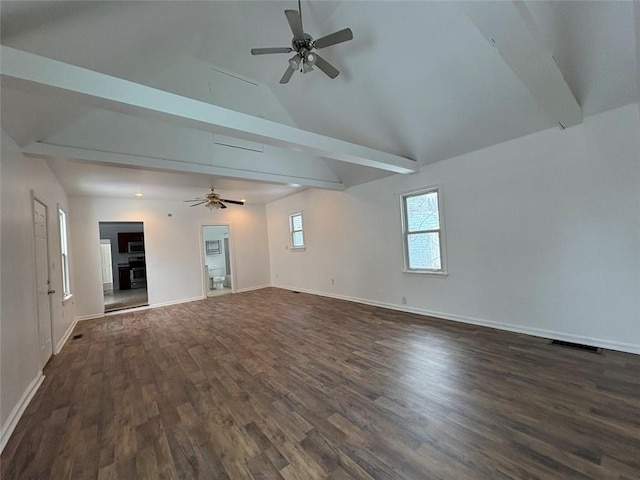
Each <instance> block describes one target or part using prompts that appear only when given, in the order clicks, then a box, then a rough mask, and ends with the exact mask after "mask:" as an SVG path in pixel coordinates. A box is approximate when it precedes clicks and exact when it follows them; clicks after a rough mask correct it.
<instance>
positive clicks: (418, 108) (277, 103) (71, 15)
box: [0, 0, 640, 202]
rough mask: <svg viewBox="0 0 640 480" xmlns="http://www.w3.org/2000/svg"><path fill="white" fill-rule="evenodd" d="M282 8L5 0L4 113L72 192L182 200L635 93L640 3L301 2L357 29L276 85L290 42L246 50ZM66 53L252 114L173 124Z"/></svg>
mask: <svg viewBox="0 0 640 480" xmlns="http://www.w3.org/2000/svg"><path fill="white" fill-rule="evenodd" d="M285 9H297V3H296V2H293V1H286V2H283V1H210V2H190V1H172V2H160V1H157V2H151V1H141V2H137V1H128V2H111V1H100V2H75V1H74V2H59V1H44V2H23V1H3V2H2V4H1V10H0V14H1V41H2V45H3V48H5V47H11V49H14V50H11V52H12V53H17V54H18V56H17V57H16V58H17V60H16V62H17V63H15V65H13V64H12V65H10V64H9V60H8V58H9V55H8V54H7V52H8V51H3V57H2V59H0V65H1V66H2V112H1V113H2V117H1V121H2V128H3V129H4V130H5V131H7V133H9V135H11V136H12V137H13V138H14V139H15V140H16V141H17V142H18V144H19V145H20V147H23V148H24V151H25V152H26V153H28V154H31V155H37V156H40V157H43V158H47V159H48V161H49V162H50V165H51V166H52V168H53V170H54V172H55V173H56V175H57V176H58V178H59V179H60V180H61V182H62V183H63V185H64V186H65V188H66V189H67V190H68V191H69V193H70V194H77V195H99V196H120V197H122V196H125V197H126V196H129V195H131V194H132V192H133V191H135V190H145V193H147V197H148V198H174V197H175V198H176V199H177V198H180V196H187V197H188V196H190V195H192V194H193V192H195V191H196V190H197V189H202V188H206V187H207V186H208V185H210V184H215V185H216V186H218V187H220V188H221V189H222V192H223V193H225V192H224V190H225V188H227V189H228V190H229V191H232V192H234V194H237V195H239V196H244V197H246V198H248V199H249V201H256V202H264V201H270V200H273V199H275V198H278V197H281V196H284V195H287V194H289V193H291V192H294V191H297V190H298V189H300V188H305V187H308V186H317V187H320V188H336V189H340V188H345V187H349V186H351V185H355V184H359V183H363V182H367V181H371V180H373V179H377V178H381V177H383V176H386V175H391V174H394V173H396V172H398V171H402V172H410V171H415V170H416V169H417V168H419V166H420V165H425V164H428V163H432V162H435V161H439V160H443V159H446V158H450V157H453V156H456V155H460V154H462V153H466V152H469V151H472V150H477V149H480V148H484V147H487V146H490V145H493V144H496V143H500V142H503V141H506V140H510V139H513V138H517V137H520V136H523V135H527V134H530V133H533V132H536V131H539V130H542V129H546V128H550V127H554V126H557V125H558V124H562V125H564V126H566V127H570V126H571V125H573V124H576V123H579V122H580V121H581V118H582V116H583V115H584V116H588V115H592V114H595V113H598V112H601V111H604V110H608V109H612V108H616V107H619V106H622V105H626V104H629V103H632V102H637V101H638V78H637V75H638V74H637V71H638V56H637V51H636V32H635V27H634V23H635V21H636V20H637V19H636V18H635V17H634V15H635V16H637V15H639V14H640V13H638V10H640V9H638V8H636V9H635V12H634V5H633V2H631V1H620V2H576V1H566V2H564V1H554V2H546V1H531V2H521V1H508V2H468V3H467V2H428V1H422V2H420V1H418V2H416V1H407V2H405V1H358V2H353V1H351V2H330V1H323V0H321V1H314V2H302V12H303V21H304V27H305V31H307V32H308V33H310V34H312V35H313V36H314V37H316V38H317V37H320V36H322V35H325V34H327V33H330V32H333V31H335V30H339V29H341V28H344V27H350V28H351V29H352V30H353V34H354V39H353V40H352V41H350V42H348V43H344V44H340V45H335V46H332V47H329V48H327V49H323V50H322V52H321V53H322V56H323V57H324V58H326V59H327V60H328V61H330V62H331V63H332V64H333V65H335V66H336V67H337V68H338V69H339V70H340V75H339V76H338V77H337V78H336V79H335V80H331V79H329V78H328V77H326V76H325V75H324V74H323V73H322V72H320V71H319V70H317V69H316V70H315V71H313V72H311V73H309V74H305V75H302V74H299V73H296V74H294V76H293V78H292V79H291V81H290V83H289V84H288V85H280V84H279V83H278V81H279V79H280V77H281V76H282V74H283V72H284V70H285V68H286V67H287V59H288V56H287V55H264V56H251V55H250V53H249V52H250V49H251V48H252V47H268V46H288V45H289V44H290V41H291V32H290V30H289V27H288V25H287V22H286V20H285V16H284V13H283V12H284V10H285ZM27 52H28V53H31V54H35V55H37V57H36V58H35V59H31V58H28V59H27V58H26V57H25V59H26V60H29V61H31V60H33V61H35V62H36V63H35V65H36V67H34V68H39V69H41V70H42V69H43V68H44V67H42V68H41V66H44V65H45V64H46V63H45V62H44V60H46V59H54V60H56V61H58V62H60V63H55V64H53V66H51V68H53V69H54V70H55V71H56V72H60V74H61V75H62V74H64V75H66V77H65V81H66V82H67V84H66V85H67V86H65V87H64V88H61V87H60V86H59V85H57V86H55V88H53V86H52V84H51V83H50V82H49V80H37V81H36V80H34V78H18V77H21V76H22V75H21V74H19V75H13V74H12V73H11V71H10V70H11V68H15V69H17V70H20V69H22V70H24V69H25V67H24V65H26V63H20V61H22V57H20V54H23V53H27ZM26 60H25V61H26ZM11 61H12V62H13V60H11ZM16 65H17V66H16ZM72 66H79V67H83V68H85V69H88V70H90V71H92V72H96V75H99V74H103V75H108V76H111V77H117V78H116V80H117V79H124V80H129V81H131V82H135V83H136V84H140V85H143V86H147V87H153V88H156V89H160V90H163V91H166V92H172V93H175V94H177V95H179V96H180V97H184V100H183V101H182V103H183V104H184V105H187V100H188V99H191V100H196V101H198V102H203V103H205V104H207V105H216V106H220V107H224V108H226V109H230V110H233V111H236V112H241V113H244V114H248V115H251V116H252V117H257V119H256V120H255V121H252V120H250V119H249V120H247V119H246V118H245V117H241V118H240V120H239V121H241V123H242V122H244V123H242V125H243V126H242V127H241V128H238V127H236V126H234V125H238V123H235V124H233V125H232V126H231V127H230V125H231V123H230V122H231V121H230V120H228V119H227V117H226V116H225V114H224V111H219V110H216V111H213V110H212V111H211V112H208V113H211V115H212V117H207V118H213V120H206V121H202V120H201V119H199V120H198V122H195V119H194V118H193V117H190V118H187V120H189V121H188V122H185V121H184V118H181V119H180V121H178V119H177V115H176V113H175V111H172V112H169V111H168V109H169V106H168V103H166V102H165V100H167V99H164V98H163V99H161V100H158V101H157V102H156V103H155V104H153V105H151V106H150V107H149V106H144V107H140V106H139V105H133V103H135V102H131V101H130V100H128V99H126V98H124V96H123V95H124V94H122V92H121V91H119V92H116V94H114V95H116V97H117V98H115V100H114V98H111V97H109V99H108V101H107V97H108V96H109V95H111V93H110V92H108V89H109V88H111V87H112V88H113V89H115V90H119V89H122V88H124V86H126V85H125V84H122V83H117V82H115V83H112V84H109V85H111V87H109V86H105V88H104V89H103V90H102V91H95V92H93V93H92V94H91V96H90V98H88V97H87V95H86V93H82V94H80V92H79V87H75V86H74V87H73V88H71V87H69V86H68V85H71V83H73V82H72V80H73V76H74V75H75V73H74V72H76V71H75V70H73V69H72V68H70V67H72ZM67 67H69V68H67ZM47 68H48V67H47ZM80 76H81V75H80ZM80 76H79V77H80ZM79 77H78V78H79ZM91 78H92V79H93V80H90V81H88V83H90V84H92V85H90V86H93V85H95V84H98V83H100V82H102V80H103V77H100V76H98V77H91ZM104 78H106V80H108V78H107V77H104ZM106 80H105V81H106ZM76 83H77V82H76ZM74 85H75V83H74ZM105 85H107V84H105ZM74 88H78V90H74ZM140 92H141V94H140V95H142V96H147V94H149V96H153V95H151V93H152V92H151V90H140ZM118 95H120V96H119V97H118ZM167 98H168V97H167ZM176 98H178V101H180V100H179V97H176ZM163 102H164V103H163ZM194 106H197V105H196V104H194ZM221 112H222V113H221ZM208 113H207V114H208ZM216 115H218V116H217V117H216ZM220 115H222V117H220ZM214 117H215V118H214ZM267 121H272V122H276V123H277V124H278V125H276V126H275V127H274V126H273V125H272V122H267ZM261 122H262V123H261ZM291 127H293V128H291ZM267 130H268V131H269V132H274V133H273V134H269V135H267V136H266V137H265V134H264V132H266V131H267ZM306 132H313V133H315V134H319V135H320V137H308V136H305V135H306ZM318 142H319V143H318ZM345 142H348V143H345ZM352 144H355V145H352ZM360 146H361V147H366V148H360ZM403 157H404V158H403ZM406 159H409V160H410V161H415V162H416V167H415V168H413V167H411V166H409V167H407V165H411V164H412V162H409V163H407V160H406ZM405 167H406V168H405ZM134 171H135V173H132V172H134ZM167 172H173V173H171V174H170V173H167ZM176 172H179V173H180V174H179V175H176ZM167 184H175V189H173V190H172V189H171V188H168V187H167ZM252 195H253V196H252Z"/></svg>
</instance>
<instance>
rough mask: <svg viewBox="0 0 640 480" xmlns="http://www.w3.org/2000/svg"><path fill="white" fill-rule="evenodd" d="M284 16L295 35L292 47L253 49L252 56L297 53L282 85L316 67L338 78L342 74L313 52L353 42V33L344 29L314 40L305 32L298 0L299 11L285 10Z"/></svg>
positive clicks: (290, 62)
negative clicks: (298, 73) (298, 72)
mask: <svg viewBox="0 0 640 480" xmlns="http://www.w3.org/2000/svg"><path fill="white" fill-rule="evenodd" d="M284 15H285V17H286V18H287V22H288V23H289V28H291V33H293V39H292V40H291V47H269V48H252V49H251V55H268V54H273V53H291V52H296V54H295V55H294V56H293V57H291V58H290V59H289V67H287V69H286V70H285V72H284V75H282V78H281V79H280V83H282V84H285V83H288V82H289V80H290V79H291V76H292V75H293V73H294V72H295V71H296V70H299V71H300V72H301V73H308V72H311V71H313V66H314V65H315V66H317V67H318V68H319V69H320V70H321V71H322V72H324V74H325V75H327V76H328V77H329V78H331V79H333V78H336V77H337V76H338V75H339V74H340V72H339V71H338V69H337V68H335V67H334V66H333V65H331V64H330V63H329V62H327V61H326V60H325V59H324V58H322V57H321V56H320V55H318V54H317V53H315V52H313V51H312V50H313V49H314V48H315V49H321V48H326V47H330V46H332V45H336V44H338V43H342V42H347V41H349V40H352V39H353V32H352V31H351V29H350V28H344V29H342V30H339V31H337V32H334V33H331V34H329V35H326V36H324V37H321V38H319V39H317V40H314V39H313V37H312V36H311V35H309V34H308V33H305V32H304V30H303V27H302V7H301V5H300V0H298V10H285V11H284Z"/></svg>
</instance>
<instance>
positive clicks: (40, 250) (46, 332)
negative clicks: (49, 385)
mask: <svg viewBox="0 0 640 480" xmlns="http://www.w3.org/2000/svg"><path fill="white" fill-rule="evenodd" d="M33 222H34V225H33V233H34V237H35V238H34V240H35V242H34V245H35V256H36V287H37V292H38V341H39V347H40V351H39V354H38V357H39V360H40V367H41V368H42V367H44V366H45V365H46V363H47V362H48V361H49V358H51V355H52V354H53V347H52V342H51V302H50V300H49V295H50V294H53V293H54V292H53V290H51V289H50V288H49V286H50V282H49V254H48V249H47V207H46V205H43V204H42V203H41V202H39V201H38V200H37V199H35V198H34V200H33Z"/></svg>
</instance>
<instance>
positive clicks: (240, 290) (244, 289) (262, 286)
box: [236, 284, 271, 293]
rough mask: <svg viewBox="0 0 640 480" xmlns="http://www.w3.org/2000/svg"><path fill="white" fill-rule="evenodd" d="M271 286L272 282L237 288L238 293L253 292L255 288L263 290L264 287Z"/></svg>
mask: <svg viewBox="0 0 640 480" xmlns="http://www.w3.org/2000/svg"><path fill="white" fill-rule="evenodd" d="M270 286H271V284H265V285H258V286H256V287H247V288H239V289H238V290H236V293H244V292H251V291H253V290H262V289H263V288H269V287H270Z"/></svg>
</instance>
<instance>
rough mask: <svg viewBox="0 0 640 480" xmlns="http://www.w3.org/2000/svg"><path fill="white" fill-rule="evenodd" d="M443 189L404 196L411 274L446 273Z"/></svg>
mask: <svg viewBox="0 0 640 480" xmlns="http://www.w3.org/2000/svg"><path fill="white" fill-rule="evenodd" d="M441 198H442V195H441V189H440V187H432V188H428V189H424V190H420V191H417V192H410V193H406V194H404V195H402V236H403V242H404V264H405V265H404V266H405V271H407V272H416V273H440V274H442V273H446V269H445V261H444V258H445V257H444V240H443V235H442V208H441V205H440V202H441Z"/></svg>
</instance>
